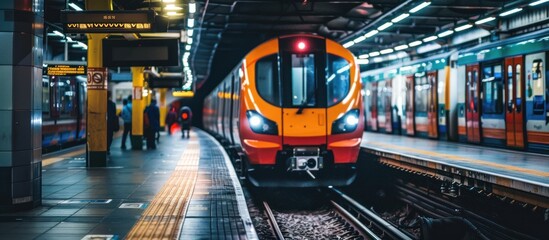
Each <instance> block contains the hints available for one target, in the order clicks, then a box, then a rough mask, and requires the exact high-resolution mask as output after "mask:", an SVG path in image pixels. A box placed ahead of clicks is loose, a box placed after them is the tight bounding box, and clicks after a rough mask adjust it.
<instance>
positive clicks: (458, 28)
mask: <svg viewBox="0 0 549 240" xmlns="http://www.w3.org/2000/svg"><path fill="white" fill-rule="evenodd" d="M548 1H549V0H548ZM471 27H473V25H471V24H465V25H463V26H459V27H457V28H455V29H454V30H455V31H456V32H460V31H463V30H465V29H469V28H471Z"/></svg>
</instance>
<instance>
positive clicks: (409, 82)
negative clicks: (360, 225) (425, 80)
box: [406, 75, 415, 136]
mask: <svg viewBox="0 0 549 240" xmlns="http://www.w3.org/2000/svg"><path fill="white" fill-rule="evenodd" d="M414 126H415V124H414V76H413V75H410V76H407V77H406V134H408V135H410V136H413V135H414V134H415V130H414Z"/></svg>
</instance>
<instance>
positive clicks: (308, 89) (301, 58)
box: [291, 54, 316, 107]
mask: <svg viewBox="0 0 549 240" xmlns="http://www.w3.org/2000/svg"><path fill="white" fill-rule="evenodd" d="M291 63H292V71H291V74H292V106H300V107H310V106H315V105H316V96H315V94H314V93H315V92H316V83H315V56H314V54H292V60H291Z"/></svg>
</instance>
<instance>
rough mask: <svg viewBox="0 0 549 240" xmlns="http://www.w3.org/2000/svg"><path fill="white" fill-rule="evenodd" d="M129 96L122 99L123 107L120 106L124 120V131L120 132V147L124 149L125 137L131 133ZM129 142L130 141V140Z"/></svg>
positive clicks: (130, 103)
mask: <svg viewBox="0 0 549 240" xmlns="http://www.w3.org/2000/svg"><path fill="white" fill-rule="evenodd" d="M131 101H132V100H131V96H130V97H128V99H124V100H122V103H123V105H124V106H123V107H122V113H121V116H122V120H124V133H122V145H121V146H120V148H122V149H126V138H127V137H128V133H129V135H130V136H131V134H132V102H131ZM130 143H131V141H130Z"/></svg>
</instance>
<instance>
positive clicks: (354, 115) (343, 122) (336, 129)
mask: <svg viewBox="0 0 549 240" xmlns="http://www.w3.org/2000/svg"><path fill="white" fill-rule="evenodd" d="M359 113H360V112H359V111H358V109H352V110H350V111H348V112H347V113H345V114H344V115H343V116H342V117H340V118H338V119H336V120H335V121H334V122H333V123H332V134H339V133H349V132H352V131H354V130H356V127H357V126H358V121H359V120H358V119H359V118H358V117H359Z"/></svg>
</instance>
